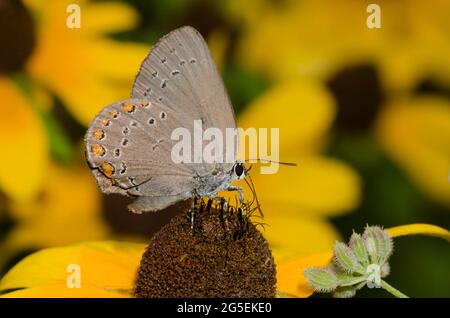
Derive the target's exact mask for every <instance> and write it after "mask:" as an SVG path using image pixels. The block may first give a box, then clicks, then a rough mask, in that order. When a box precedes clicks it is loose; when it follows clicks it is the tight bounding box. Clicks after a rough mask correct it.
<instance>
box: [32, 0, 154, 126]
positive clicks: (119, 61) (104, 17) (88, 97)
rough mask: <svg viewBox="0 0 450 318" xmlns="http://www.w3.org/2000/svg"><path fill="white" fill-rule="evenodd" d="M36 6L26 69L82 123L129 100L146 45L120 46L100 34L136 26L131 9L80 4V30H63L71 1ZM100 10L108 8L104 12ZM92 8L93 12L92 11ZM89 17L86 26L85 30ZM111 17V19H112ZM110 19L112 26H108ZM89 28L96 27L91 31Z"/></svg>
mask: <svg viewBox="0 0 450 318" xmlns="http://www.w3.org/2000/svg"><path fill="white" fill-rule="evenodd" d="M45 4H46V6H44V5H41V6H38V9H36V10H37V12H35V13H37V15H38V17H39V19H38V25H37V43H36V47H35V49H34V52H33V54H32V56H31V57H30V59H29V60H28V61H27V71H28V72H29V74H30V75H31V76H32V77H33V78H35V79H37V80H38V81H39V82H42V83H45V84H46V86H47V87H48V88H50V89H51V90H52V91H53V92H54V93H55V94H56V95H58V97H60V98H61V99H62V100H63V102H64V104H66V105H67V107H68V108H69V111H70V112H71V113H72V114H73V115H74V117H76V118H77V119H78V120H79V121H80V122H81V123H83V124H85V125H87V124H89V123H90V121H91V120H92V118H93V117H94V116H95V115H96V114H97V112H98V111H99V110H100V109H101V108H103V107H104V106H106V105H108V104H110V103H112V102H114V101H117V100H119V99H124V98H127V97H129V96H130V90H131V85H132V82H133V79H134V77H135V74H136V73H137V71H138V68H139V64H140V63H141V61H142V60H143V59H144V58H145V56H146V55H147V53H148V48H149V47H148V46H146V45H139V44H134V43H127V42H118V41H113V40H111V39H108V38H107V37H106V35H104V34H99V33H98V32H99V31H100V30H105V31H106V30H110V31H115V30H117V29H122V28H123V27H125V26H126V25H128V24H130V25H131V24H134V22H133V20H135V18H133V17H132V16H133V15H134V13H132V12H133V11H132V10H130V9H125V11H124V12H120V14H125V15H124V16H122V18H123V19H124V21H123V22H117V24H116V20H118V19H119V20H120V16H119V11H120V8H129V7H128V6H125V5H123V4H118V3H113V4H111V3H101V4H89V3H88V2H87V1H82V2H81V3H79V4H80V7H81V16H82V22H81V23H82V26H81V28H80V29H69V28H67V27H61V26H65V23H66V19H67V13H66V6H67V4H68V2H59V1H46V2H45ZM102 8H106V10H103V11H101V13H100V10H101V9H102ZM90 9H92V10H93V11H90ZM84 13H86V15H87V17H86V18H87V21H85V22H86V23H87V24H88V25H86V26H83V21H84V20H83V19H84V18H83V17H84V16H83V14H84ZM109 14H111V16H110V15H109ZM108 21H110V22H113V23H112V24H110V27H109V28H108V25H107V23H108ZM89 24H94V25H93V27H92V28H90V27H89Z"/></svg>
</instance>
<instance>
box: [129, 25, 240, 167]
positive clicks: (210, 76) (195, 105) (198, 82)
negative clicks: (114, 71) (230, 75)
mask: <svg viewBox="0 0 450 318" xmlns="http://www.w3.org/2000/svg"><path fill="white" fill-rule="evenodd" d="M132 97H133V98H144V99H148V100H150V101H152V102H153V101H154V102H161V103H163V104H164V105H165V106H167V107H168V108H169V109H170V111H171V113H172V112H173V113H179V114H180V115H181V117H182V118H183V123H184V125H183V126H182V127H186V128H192V126H193V121H194V120H196V119H197V120H198V119H201V120H202V122H203V129H207V128H208V127H216V128H219V129H220V130H221V131H222V133H223V135H224V136H225V132H226V128H236V121H235V116H234V112H233V107H232V105H231V103H230V100H229V97H228V94H227V92H226V90H225V87H224V84H223V81H222V78H221V77H220V74H219V72H218V70H217V68H216V66H215V63H214V61H213V59H212V57H211V53H210V51H209V49H208V46H207V44H206V42H205V40H204V39H203V37H202V36H201V34H200V33H199V32H198V31H197V30H195V29H194V28H192V27H189V26H186V27H182V28H179V29H176V30H174V31H172V32H170V33H169V34H167V35H166V36H164V37H163V38H162V39H161V40H160V41H159V42H158V43H157V44H156V45H155V46H154V47H153V48H152V50H151V52H150V54H149V55H148V56H147V58H146V59H145V61H144V62H143V63H142V65H141V68H140V70H139V73H138V75H137V77H136V79H135V81H134V84H133V90H132ZM234 146H235V147H234V149H224V153H225V150H226V151H233V158H236V154H237V149H238V140H237V138H235V143H234ZM232 165H233V163H221V164H202V165H194V166H192V167H191V168H192V169H194V172H196V173H198V174H200V175H207V174H209V173H211V172H212V171H214V170H215V169H216V170H217V168H219V169H221V170H223V171H229V170H230V169H231V168H232Z"/></svg>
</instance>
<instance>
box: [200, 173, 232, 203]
mask: <svg viewBox="0 0 450 318" xmlns="http://www.w3.org/2000/svg"><path fill="white" fill-rule="evenodd" d="M194 179H195V182H196V187H195V194H196V195H197V196H200V197H203V196H214V195H216V194H217V192H219V191H221V190H226V189H227V188H228V187H229V186H230V184H231V182H233V180H234V179H235V178H234V177H233V170H221V171H219V172H217V173H214V174H208V175H203V176H196V177H195V178H194Z"/></svg>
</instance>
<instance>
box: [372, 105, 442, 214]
mask: <svg viewBox="0 0 450 318" xmlns="http://www.w3.org/2000/svg"><path fill="white" fill-rule="evenodd" d="M377 137H378V140H379V141H380V143H381V144H382V146H383V147H384V148H385V149H386V151H387V152H388V153H389V154H390V155H391V156H392V158H393V159H394V160H396V161H397V162H398V163H399V164H400V166H401V167H402V168H403V169H405V170H406V171H407V172H408V174H409V175H410V177H411V178H412V180H413V181H414V182H415V183H416V184H417V185H418V186H419V187H420V188H421V189H422V190H423V191H424V192H425V193H426V194H427V195H428V196H429V197H430V198H432V199H434V200H436V201H438V202H440V203H442V204H445V205H447V206H450V184H449V173H450V170H449V167H450V102H449V101H448V100H447V99H443V98H440V97H436V96H422V97H416V98H413V99H409V100H398V101H394V102H393V103H391V104H389V105H386V107H385V108H384V111H383V112H382V113H381V114H380V117H379V120H378V123H377Z"/></svg>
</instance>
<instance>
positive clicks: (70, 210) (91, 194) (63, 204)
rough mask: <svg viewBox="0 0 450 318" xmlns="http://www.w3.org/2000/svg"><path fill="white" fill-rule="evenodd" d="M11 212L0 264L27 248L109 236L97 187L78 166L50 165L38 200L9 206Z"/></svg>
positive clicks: (88, 175) (88, 174)
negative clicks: (13, 224) (12, 223)
mask: <svg viewBox="0 0 450 318" xmlns="http://www.w3.org/2000/svg"><path fill="white" fill-rule="evenodd" d="M10 211H12V212H13V216H14V221H15V222H16V223H17V224H16V226H14V227H13V228H12V229H11V230H10V231H9V232H8V233H7V235H6V236H5V239H4V241H3V242H2V244H1V245H0V249H1V255H2V258H1V259H0V262H5V261H8V260H9V259H11V258H13V257H14V256H15V255H16V253H18V252H21V251H24V250H29V249H30V248H37V249H39V248H43V247H49V246H59V245H65V244H70V243H74V242H78V241H83V240H96V239H104V238H106V237H107V236H108V235H109V234H110V229H109V227H108V224H107V223H106V222H105V220H104V219H103V218H102V214H101V213H100V212H101V198H100V196H99V194H98V193H97V185H96V184H95V181H94V180H93V179H92V175H91V173H90V171H89V170H88V169H85V168H81V167H77V166H75V167H70V168H69V167H62V166H61V165H59V164H56V163H51V164H50V167H49V169H48V174H47V176H46V179H45V181H44V186H43V188H42V190H41V192H40V193H39V197H38V198H37V199H36V200H32V201H29V202H14V203H11V204H10ZM0 267H1V266H0Z"/></svg>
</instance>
